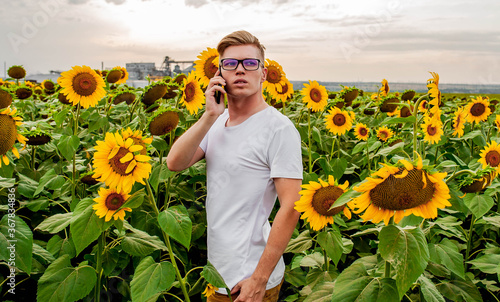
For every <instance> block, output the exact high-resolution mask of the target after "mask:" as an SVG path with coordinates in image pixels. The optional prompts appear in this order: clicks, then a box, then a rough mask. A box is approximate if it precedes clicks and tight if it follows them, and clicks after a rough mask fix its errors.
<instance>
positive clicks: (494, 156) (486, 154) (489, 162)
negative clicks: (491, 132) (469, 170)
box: [478, 141, 500, 172]
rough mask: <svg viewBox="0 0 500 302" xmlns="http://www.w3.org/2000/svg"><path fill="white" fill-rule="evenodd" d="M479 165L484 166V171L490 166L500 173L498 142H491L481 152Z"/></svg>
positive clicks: (499, 146)
mask: <svg viewBox="0 0 500 302" xmlns="http://www.w3.org/2000/svg"><path fill="white" fill-rule="evenodd" d="M480 155H481V158H480V159H479V160H478V162H479V163H481V164H483V169H485V168H486V167H488V166H490V167H493V168H495V169H496V170H497V172H500V145H499V144H498V143H497V142H496V141H491V142H490V143H489V144H487V145H486V147H484V149H483V150H481V154H480Z"/></svg>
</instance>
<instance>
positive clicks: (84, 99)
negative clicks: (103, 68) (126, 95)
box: [60, 66, 106, 108]
mask: <svg viewBox="0 0 500 302" xmlns="http://www.w3.org/2000/svg"><path fill="white" fill-rule="evenodd" d="M60 79H61V80H60V85H61V87H62V88H63V89H62V90H61V92H62V93H63V94H64V95H66V96H67V98H68V99H69V101H70V102H71V103H72V104H73V105H77V104H80V105H81V106H82V107H83V108H89V107H95V106H96V105H97V103H98V102H99V101H100V100H101V99H102V98H103V97H104V96H105V95H106V91H105V90H104V86H105V83H104V80H103V79H102V78H101V77H100V76H99V75H98V74H97V73H96V72H95V71H94V70H93V69H92V68H90V67H88V66H73V69H71V70H69V71H65V72H63V73H61V78H60Z"/></svg>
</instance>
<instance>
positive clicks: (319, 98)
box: [300, 81, 328, 112]
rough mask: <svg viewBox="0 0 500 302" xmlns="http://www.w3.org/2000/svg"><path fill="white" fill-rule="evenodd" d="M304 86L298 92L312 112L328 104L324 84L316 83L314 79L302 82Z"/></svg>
mask: <svg viewBox="0 0 500 302" xmlns="http://www.w3.org/2000/svg"><path fill="white" fill-rule="evenodd" d="M304 86H305V87H304V88H302V90H301V91H300V93H301V94H302V96H303V98H302V101H303V102H304V103H306V106H307V108H310V109H311V110H312V111H313V112H318V111H320V110H323V109H325V107H326V105H327V104H328V92H327V91H326V88H325V86H323V85H320V84H318V82H316V81H312V82H311V81H309V84H306V83H304Z"/></svg>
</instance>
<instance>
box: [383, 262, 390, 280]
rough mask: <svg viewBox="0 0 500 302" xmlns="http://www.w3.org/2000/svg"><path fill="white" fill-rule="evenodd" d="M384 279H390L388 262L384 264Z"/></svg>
mask: <svg viewBox="0 0 500 302" xmlns="http://www.w3.org/2000/svg"><path fill="white" fill-rule="evenodd" d="M384 277H385V278H390V277H391V263H389V261H386V262H385V273H384Z"/></svg>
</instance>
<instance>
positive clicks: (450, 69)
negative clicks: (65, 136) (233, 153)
mask: <svg viewBox="0 0 500 302" xmlns="http://www.w3.org/2000/svg"><path fill="white" fill-rule="evenodd" d="M0 3H2V5H0V45H1V47H0V61H2V71H1V72H0V77H4V76H5V69H6V68H7V69H8V68H9V67H10V66H12V65H22V66H24V68H25V69H26V70H27V72H28V74H36V73H49V71H50V70H60V71H65V70H69V69H70V68H71V67H72V66H75V65H87V66H90V67H92V68H97V69H101V67H104V68H112V67H115V66H125V64H126V63H131V62H148V63H155V64H156V66H157V67H160V66H161V64H162V62H163V59H164V57H165V56H169V57H170V58H171V59H174V60H178V61H184V60H188V61H191V60H192V61H194V60H196V59H197V56H198V55H199V54H200V53H201V52H202V51H203V50H205V49H206V48H207V47H211V48H215V47H216V46H217V43H218V42H219V40H220V39H221V38H223V37H224V36H225V35H227V34H229V33H231V32H233V31H236V30H241V29H244V30H247V31H249V32H251V33H252V34H254V35H255V36H257V37H258V38H259V40H260V42H261V43H262V44H264V46H265V47H266V57H267V58H269V59H271V60H275V61H277V62H278V63H279V64H280V65H281V66H282V67H283V70H284V72H285V73H286V76H287V78H288V79H289V80H291V81H307V80H311V81H313V80H316V81H328V82H353V81H354V82H380V81H381V80H382V79H387V80H388V81H389V83H390V82H416V83H420V82H422V83H425V82H426V81H427V79H429V78H430V77H431V76H430V74H429V71H433V72H437V73H438V74H439V76H440V82H441V83H468V84H500V18H499V17H498V15H499V13H500V1H498V0H481V1H472V0H467V1H462V0H433V1H430V0H419V1H410V0H349V1H348V0H342V1H339V0H329V1H327V0H316V1H305V0H268V1H265V0H253V1H250V0H236V1H229V0H179V1H176V0H1V1H0ZM186 67H187V66H186Z"/></svg>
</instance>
